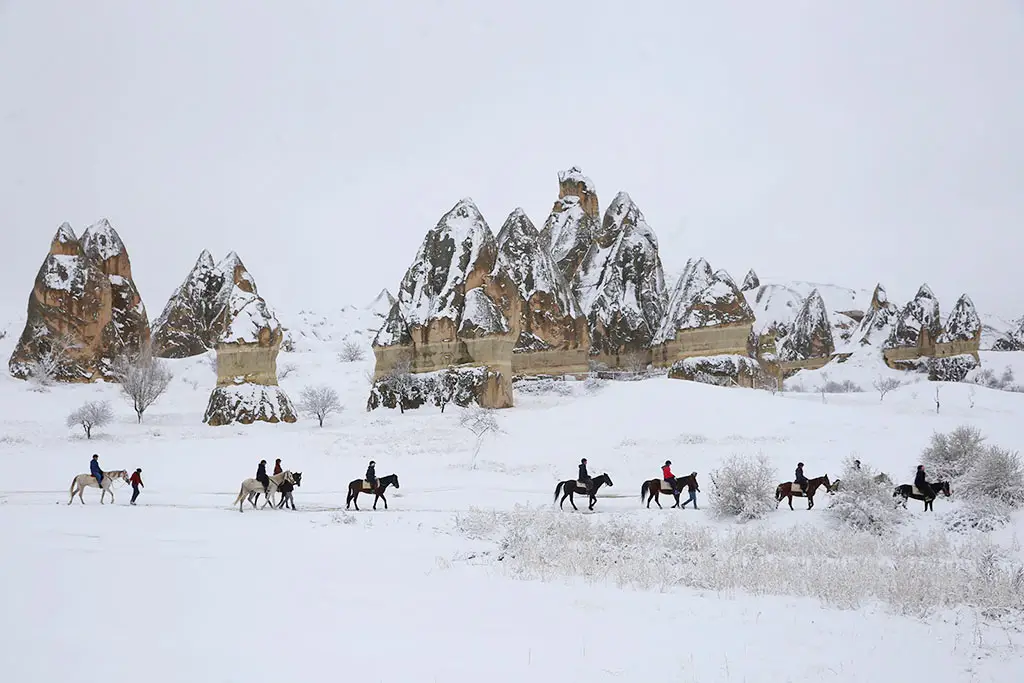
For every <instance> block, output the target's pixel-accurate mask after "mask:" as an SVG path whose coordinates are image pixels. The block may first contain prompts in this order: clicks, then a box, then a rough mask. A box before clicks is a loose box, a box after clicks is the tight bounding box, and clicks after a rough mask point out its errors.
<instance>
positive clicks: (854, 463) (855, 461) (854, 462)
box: [853, 460, 860, 470]
mask: <svg viewBox="0 0 1024 683" xmlns="http://www.w3.org/2000/svg"><path fill="white" fill-rule="evenodd" d="M853 469H855V470H859V469H860V460H854V461H853Z"/></svg>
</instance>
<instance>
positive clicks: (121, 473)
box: [115, 470, 128, 482]
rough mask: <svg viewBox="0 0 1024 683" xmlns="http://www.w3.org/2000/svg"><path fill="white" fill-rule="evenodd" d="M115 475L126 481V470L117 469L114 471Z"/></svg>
mask: <svg viewBox="0 0 1024 683" xmlns="http://www.w3.org/2000/svg"><path fill="white" fill-rule="evenodd" d="M115 476H117V477H118V478H119V479H123V480H124V481H126V482H127V481H128V470H118V471H117V472H116V473H115Z"/></svg>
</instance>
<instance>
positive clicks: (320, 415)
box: [298, 384, 342, 427]
mask: <svg viewBox="0 0 1024 683" xmlns="http://www.w3.org/2000/svg"><path fill="white" fill-rule="evenodd" d="M298 408H299V410H301V411H302V412H304V413H307V414H309V415H312V416H313V417H315V418H316V419H317V420H318V421H319V422H320V426H321V427H323V426H324V419H325V418H326V417H327V416H328V415H330V414H331V413H336V412H340V411H341V410H342V407H341V401H339V400H338V392H336V391H335V390H334V389H332V388H331V387H329V386H327V385H326V384H324V385H320V386H317V387H312V386H309V387H306V388H304V389H303V390H302V393H301V394H300V395H299V404H298Z"/></svg>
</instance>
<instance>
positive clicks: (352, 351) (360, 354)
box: [338, 340, 366, 363]
mask: <svg viewBox="0 0 1024 683" xmlns="http://www.w3.org/2000/svg"><path fill="white" fill-rule="evenodd" d="M365 357H366V352H365V351H364V350H363V347H362V345H361V344H359V343H358V342H354V341H352V340H349V341H346V342H345V343H344V344H342V345H341V351H340V352H339V353H338V360H339V361H341V362H342V363H354V362H355V361H358V360H362V359H363V358H365Z"/></svg>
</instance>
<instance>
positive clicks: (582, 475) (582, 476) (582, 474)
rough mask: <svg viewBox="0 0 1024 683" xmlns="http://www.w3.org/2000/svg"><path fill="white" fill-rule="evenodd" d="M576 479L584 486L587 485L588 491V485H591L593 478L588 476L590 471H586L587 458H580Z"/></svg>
mask: <svg viewBox="0 0 1024 683" xmlns="http://www.w3.org/2000/svg"><path fill="white" fill-rule="evenodd" d="M576 480H577V481H579V482H580V483H582V484H583V485H584V486H586V487H587V491H590V485H591V482H592V481H593V480H592V479H591V478H590V473H589V472H587V459H586V458H583V459H582V460H580V471H579V476H578V477H576Z"/></svg>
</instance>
